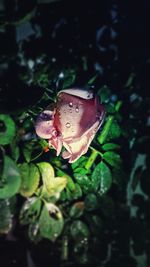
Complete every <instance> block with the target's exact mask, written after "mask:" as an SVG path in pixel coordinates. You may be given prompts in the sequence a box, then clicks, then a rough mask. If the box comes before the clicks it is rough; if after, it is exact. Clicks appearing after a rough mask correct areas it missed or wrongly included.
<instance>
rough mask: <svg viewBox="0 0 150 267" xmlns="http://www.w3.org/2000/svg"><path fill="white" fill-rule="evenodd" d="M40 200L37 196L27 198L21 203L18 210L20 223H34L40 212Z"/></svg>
mask: <svg viewBox="0 0 150 267" xmlns="http://www.w3.org/2000/svg"><path fill="white" fill-rule="evenodd" d="M41 205H42V202H41V200H40V199H39V198H37V197H32V198H29V199H28V200H27V201H26V202H25V203H24V205H23V207H22V209H21V212H20V217H19V219H20V223H21V224H23V225H26V224H30V223H34V222H35V221H36V220H37V219H38V217H39V215H40V212H41Z"/></svg>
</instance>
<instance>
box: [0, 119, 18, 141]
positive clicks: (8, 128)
mask: <svg viewBox="0 0 150 267" xmlns="http://www.w3.org/2000/svg"><path fill="white" fill-rule="evenodd" d="M15 134H16V127H15V123H14V121H13V120H12V118H11V117H10V116H8V115H5V114H0V145H7V144H10V143H11V142H12V140H13V138H14V137H15Z"/></svg>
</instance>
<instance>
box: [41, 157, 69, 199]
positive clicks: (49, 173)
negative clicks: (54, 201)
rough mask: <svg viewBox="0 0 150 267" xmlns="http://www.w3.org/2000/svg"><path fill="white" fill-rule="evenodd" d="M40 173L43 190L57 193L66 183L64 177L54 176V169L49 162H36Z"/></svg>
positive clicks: (53, 193) (51, 193)
mask: <svg viewBox="0 0 150 267" xmlns="http://www.w3.org/2000/svg"><path fill="white" fill-rule="evenodd" d="M37 165H38V167H39V170H40V172H41V175H42V179H43V184H44V187H45V190H46V191H47V193H48V194H49V196H51V195H56V194H57V193H58V194H59V193H60V192H61V191H62V190H63V189H64V188H65V187H66V185H67V178H66V177H54V169H53V167H52V165H50V163H47V162H41V163H38V164H37Z"/></svg>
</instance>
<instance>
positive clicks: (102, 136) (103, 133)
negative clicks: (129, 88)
mask: <svg viewBox="0 0 150 267" xmlns="http://www.w3.org/2000/svg"><path fill="white" fill-rule="evenodd" d="M121 105H122V101H120V100H119V101H118V102H117V103H116V105H115V110H116V112H118V111H119V109H120V107H121ZM114 118H115V116H114V115H110V116H109V117H108V119H107V122H106V123H105V125H104V128H103V130H102V131H101V133H100V135H99V136H98V138H97V140H98V142H99V143H100V144H101V145H102V144H103V143H104V142H105V140H106V138H107V136H108V133H109V131H110V128H111V125H112V123H113V120H114Z"/></svg>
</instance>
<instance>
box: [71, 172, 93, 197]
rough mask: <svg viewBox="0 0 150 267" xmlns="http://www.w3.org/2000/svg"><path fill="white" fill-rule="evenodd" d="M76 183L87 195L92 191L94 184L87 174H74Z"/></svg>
mask: <svg viewBox="0 0 150 267" xmlns="http://www.w3.org/2000/svg"><path fill="white" fill-rule="evenodd" d="M74 177H75V180H76V182H77V183H78V184H79V185H80V186H81V188H82V190H83V192H85V193H87V192H89V191H91V190H92V183H91V180H90V178H89V177H88V176H87V175H86V174H81V173H74Z"/></svg>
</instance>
